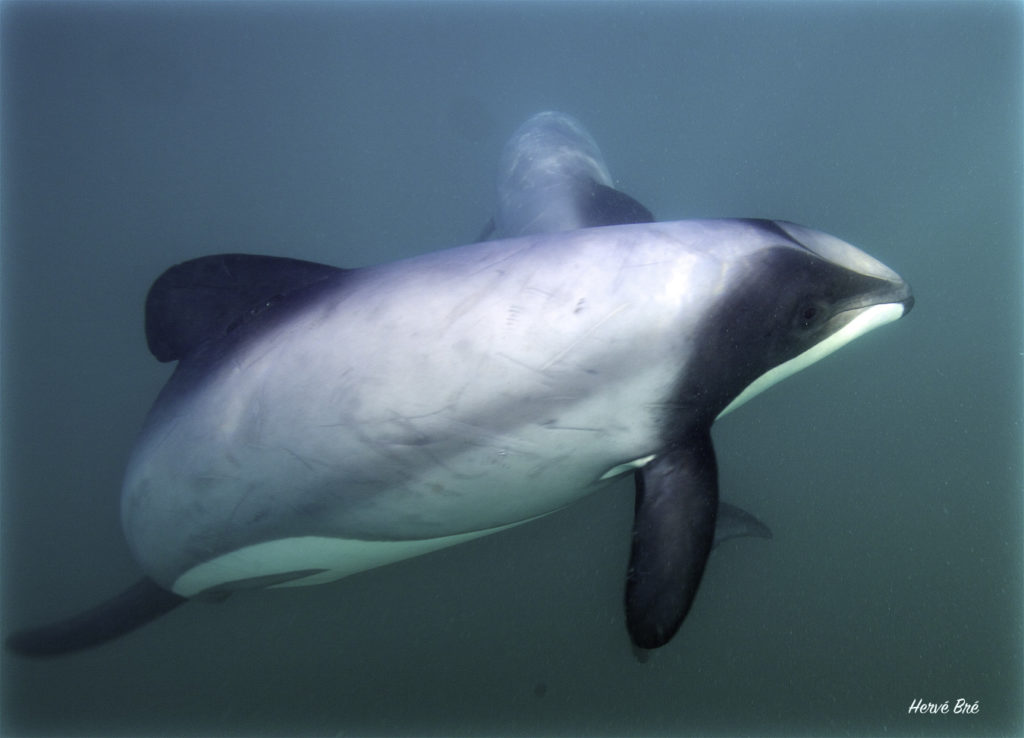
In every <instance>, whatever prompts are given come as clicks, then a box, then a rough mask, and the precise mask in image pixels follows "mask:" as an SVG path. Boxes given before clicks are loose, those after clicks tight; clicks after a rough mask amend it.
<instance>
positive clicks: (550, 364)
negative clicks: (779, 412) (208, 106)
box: [8, 219, 913, 655]
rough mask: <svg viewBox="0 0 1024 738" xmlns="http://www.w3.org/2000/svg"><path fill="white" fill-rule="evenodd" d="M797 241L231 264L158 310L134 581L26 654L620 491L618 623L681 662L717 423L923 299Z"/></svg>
mask: <svg viewBox="0 0 1024 738" xmlns="http://www.w3.org/2000/svg"><path fill="white" fill-rule="evenodd" d="M912 304H913V297H912V293H911V290H910V287H909V286H908V284H907V283H906V282H905V281H904V280H903V279H902V278H901V277H900V276H899V275H897V274H896V273H895V272H894V271H892V270H891V269H889V268H888V267H887V266H885V265H884V264H882V263H881V262H879V261H877V260H875V259H874V258H872V257H870V256H868V255H867V254H866V253H864V252H863V251H861V250H859V249H857V248H856V247H854V246H852V245H850V244H848V243H846V242H844V241H841V240H840V239H838V238H835V237H833V236H830V235H827V234H825V233H822V232H819V231H815V230H812V229H809V228H805V227H802V226H799V225H796V224H793V223H788V222H785V221H771V220H751V219H731V220H730V219H722V220H691V221H678V222H667V223H641V224H627V225H615V226H605V227H598V228H587V229H580V230H574V231H566V232H557V233H541V234H536V235H530V236H525V237H520V238H513V239H505V240H498V241H489V242H485V243H476V244H471V245H469V246H463V247H458V248H453V249H447V250H443V251H438V252H433V253H428V254H424V255H421V256H418V257H414V258H410V259H404V260H401V261H396V262H392V263H387V264H382V265H378V266H371V267H366V268H361V269H353V270H344V269H338V268H334V267H330V266H324V265H319V264H313V263H310V262H302V261H297V260H292V259H284V258H276V257H262V256H249V255H240V254H228V255H218V256H208V257H201V258H198V259H195V260H192V261H188V262H185V263H183V264H179V265H177V266H174V267H172V268H170V269H169V270H168V271H167V272H165V273H164V274H163V275H161V276H160V277H159V278H158V279H157V280H156V282H155V283H154V284H153V286H152V288H151V289H150V292H149V294H148V296H147V304H146V330H147V340H148V342H149V346H150V349H151V351H152V352H153V354H154V355H155V356H156V357H157V358H159V359H161V360H164V361H177V366H176V368H175V371H174V372H173V374H172V376H171V377H170V379H169V380H168V382H167V384H166V385H165V387H164V388H163V390H162V391H161V392H160V394H159V396H158V397H157V399H156V401H155V403H154V405H153V407H152V409H151V411H150V413H149V415H148V417H147V419H146V421H145V424H144V426H143V429H142V431H141V433H140V435H139V438H138V441H137V443H136V445H135V447H134V449H133V451H132V454H131V457H130V459H129V462H128V465H127V469H126V472H125V477H124V483H123V488H122V506H121V512H122V522H123V528H124V532H125V535H126V538H127V541H128V544H129V547H130V549H131V551H132V553H133V555H134V557H135V559H136V560H137V562H138V563H139V565H140V567H141V569H142V570H143V572H144V574H145V578H144V579H143V580H142V581H141V582H140V583H138V584H136V585H134V586H133V587H131V588H129V589H128V590H127V591H126V592H125V593H123V594H122V595H120V596H118V597H115V598H114V599H113V600H111V601H109V602H107V603H105V604H103V605H100V606H99V607H97V608H96V609H94V610H92V611H90V612H89V613H86V614H84V615H82V616H79V617H76V618H72V619H71V620H68V621H64V622H60V623H57V624H55V625H51V626H44V627H42V628H37V629H34V630H28V631H24V632H22V633H16V634H15V635H14V636H12V637H11V638H10V639H9V640H8V646H9V648H11V649H12V650H13V651H15V652H19V653H22V654H29V655H44V654H52V653H61V652H65V651H69V650H74V649H76V648H83V647H86V646H90V645H94V644H95V643H98V642H101V641H103V640H106V639H108V638H111V637H113V636H116V635H118V634H120V633H122V632H126V631H128V630H130V629H132V628H134V627H137V626H138V625H140V624H142V623H143V622H145V621H147V620H149V619H152V618H154V617H157V616H158V615H160V614H162V613H163V612H166V611H168V610H170V609H172V608H174V607H176V606H177V605H179V604H180V603H181V602H183V601H184V600H185V599H190V598H204V597H221V596H223V595H224V594H225V593H228V592H230V591H232V590H235V589H240V588H247V587H268V586H294V585H310V584H319V583H323V582H327V581H331V580H335V579H338V578H340V577H344V576H346V575H349V574H353V573H355V572H359V571H363V570H366V569H370V568H373V567H376V566H381V565H383V564H387V563H390V562H393V561H399V560H402V559H405V558H409V557H412V556H416V555H419V554H423V553H426V552H428V551H433V550H437V549H441V548H444V547H447V546H452V545H455V544H458V543H461V542H463V541H467V540H470V539H473V538H477V537H480V536H484V535H488V534H491V533H494V532H497V531H500V530H505V529H507V528H510V527H512V526H516V525H520V524H523V523H526V522H528V521H530V520H532V519H534V518H537V517H540V516H543V515H546V514H548V513H551V512H553V511H555V510H558V509H560V508H562V507H564V506H566V505H568V504H571V503H572V502H573V501H575V500H578V499H580V498H582V497H584V496H586V495H589V494H591V493H593V492H594V491H596V490H598V489H600V488H601V487H603V486H604V485H605V484H607V483H608V480H609V479H611V478H613V477H616V476H620V475H623V474H632V475H633V477H634V479H635V484H636V488H637V496H636V504H635V520H634V529H633V536H632V545H631V552H630V563H629V568H628V573H627V582H626V622H627V627H628V630H629V634H630V637H631V639H632V642H633V643H634V644H635V646H637V647H638V648H641V649H652V648H656V647H659V646H661V645H663V644H665V643H667V642H668V641H669V640H670V639H671V638H672V636H673V635H674V634H675V632H676V631H677V630H678V628H679V627H680V624H681V623H682V621H683V619H684V617H685V615H686V613H687V612H688V610H689V609H690V606H691V604H692V602H693V598H694V596H695V594H696V592H697V589H698V585H699V583H700V580H701V576H702V574H703V571H704V565H705V562H706V560H707V556H708V553H709V551H710V548H711V545H712V540H713V536H714V530H715V522H716V514H717V511H718V485H717V469H716V462H715V456H714V450H713V448H712V443H711V435H710V430H711V426H712V424H713V422H714V421H715V419H716V418H717V417H719V416H720V415H721V414H723V413H724V412H726V411H729V410H731V409H733V408H735V407H737V406H738V405H739V404H741V403H742V402H745V401H747V400H748V399H750V397H752V396H754V395H756V394H757V393H758V392H761V391H763V390H764V389H765V388H767V387H768V386H770V385H771V384H773V383H775V382H777V381H779V380H781V379H783V378H784V377H786V376H788V375H790V374H792V373H794V372H796V371H798V370H799V369H801V368H802V367H804V366H807V365H808V364H811V363H813V362H815V361H818V360H820V359H821V358H822V357H824V356H826V355H828V354H830V353H832V352H833V351H835V350H836V349H838V348H839V347H841V346H842V345H845V344H846V343H848V342H850V341H851V340H853V339H855V338H857V337H858V336H860V335H862V334H864V333H866V332H868V331H870V330H872V329H874V328H876V327H878V326H881V325H883V324H886V323H889V322H891V321H894V320H896V319H897V318H899V317H901V316H902V315H904V314H905V313H906V312H907V311H908V310H909V309H910V308H911V306H912Z"/></svg>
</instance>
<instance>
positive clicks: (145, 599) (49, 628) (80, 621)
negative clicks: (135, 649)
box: [6, 578, 187, 657]
mask: <svg viewBox="0 0 1024 738" xmlns="http://www.w3.org/2000/svg"><path fill="white" fill-rule="evenodd" d="M186 599H187V598H185V597H181V596H180V595H176V594H174V593H173V592H170V591H168V590H166V589H164V588H163V587H161V586H160V585H158V584H157V583H156V582H154V581H153V580H152V579H148V578H147V579H141V580H139V581H138V582H136V583H135V584H133V585H132V586H131V587H129V588H128V589H126V590H125V591H124V592H122V593H121V594H119V595H117V596H116V597H113V598H111V599H109V600H107V601H106V602H104V603H102V604H100V605H97V606H96V607H94V608H92V609H91V610H86V611H85V612H83V613H80V614H78V615H75V616H74V617H71V618H68V619H67V620H61V621H60V622H57V623H51V624H50V625H44V626H42V627H39V628H30V629H28V630H23V631H20V632H17V633H14V634H12V635H10V636H9V637H8V638H7V641H6V646H7V649H8V650H9V651H11V652H12V653H16V654H19V655H21V656H34V657H40V656H59V655H61V654H65V653H70V652H72V651H79V650H81V649H83V648H90V647H92V646H98V645H99V644H101V643H105V642H106V641H109V640H110V639H111V638H116V637H117V636H120V635H124V634H125V633H127V632H129V631H132V630H135V629H136V628H138V627H139V626H141V625H145V624H146V623H148V622H149V621H151V620H155V619H156V618H158V617H160V616H161V615H163V614H164V613H167V612H170V611H171V610H173V609H174V608H176V607H177V606H178V605H180V604H181V603H182V602H185V601H186Z"/></svg>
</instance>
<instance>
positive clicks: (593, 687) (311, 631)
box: [0, 1, 1024, 736]
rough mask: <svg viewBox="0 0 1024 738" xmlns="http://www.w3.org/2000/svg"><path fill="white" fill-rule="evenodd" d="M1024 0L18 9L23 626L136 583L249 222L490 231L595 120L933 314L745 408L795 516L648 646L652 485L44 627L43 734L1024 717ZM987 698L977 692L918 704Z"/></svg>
mask: <svg viewBox="0 0 1024 738" xmlns="http://www.w3.org/2000/svg"><path fill="white" fill-rule="evenodd" d="M1022 16H1024V13H1022V5H1021V4H1020V3H1016V2H986V1H978V2H908V3H900V2H885V3H873V2H856V3H845V2H828V3H826V2H820V3H818V2H802V3H789V2H771V3H768V2H730V3H717V2H709V3H700V2H685V3H633V2H629V3H625V2H623V3H618V2H604V3H584V2H577V3H541V2H536V3H512V2H508V3H469V2H464V3H436V2H416V3H390V2H381V3H368V2H367V3H315V2H302V3H290V2H288V3H284V2H259V3H245V2H223V3H184V2H165V3H127V2H126V3H98V2H80V3H63V2H47V3H34V2H4V3H3V5H2V6H0V24H2V26H0V33H2V36H0V48H2V60H0V61H2V150H0V155H2V161H0V164H2V178H3V180H2V280H3V281H2V297H3V314H2V329H3V343H2V407H0V419H2V432H3V436H2V440H3V447H2V477H0V481H2V493H3V495H2V520H0V533H2V556H3V561H2V562H3V590H2V594H3V600H2V606H3V607H2V615H3V620H2V623H3V632H4V633H8V632H10V631H11V630H12V629H15V628H20V627H25V626H28V625H35V624H39V623H41V622H45V621H49V620H52V619H55V618H57V617H61V616H64V615H67V614H70V613H73V612H76V611H79V610H81V609H84V608H86V607H89V606H91V605H93V604H95V603H96V602H98V601H99V600H101V599H104V598H106V597H108V596H110V595H112V594H114V593H116V592H118V591H120V590H121V589H122V588H124V587H125V586H127V585H128V584H129V583H131V582H133V581H134V580H135V579H136V578H137V577H138V576H139V571H138V569H137V567H136V566H135V564H134V563H133V561H132V559H131V557H130V555H129V553H128V550H127V547H126V544H125V543H124V539H123V536H122V533H121V530H120V521H119V488H120V481H121V474H122V471H123V467H124V464H125V461H126V458H127V456H128V453H129V450H130V448H131V445H132V443H133V440H134V436H135V434H136V432H137V431H138V429H139V427H140V425H141V423H142V420H143V418H144V416H145V414H146V412H147V410H148V408H149V405H150V403H151V402H152V400H153V398H154V397H155V395H156V393H157V392H158V390H159V389H160V387H161V385H162V383H163V382H164V381H165V380H166V378H167V376H168V375H169V373H170V371H171V367H170V366H168V365H162V364H159V363H158V362H156V361H155V360H154V359H153V358H152V357H151V356H150V355H149V353H148V352H147V350H146V345H145V339H144V336H143V331H142V304H143V300H144V298H145V294H146V291H147V289H148V287H149V285H150V283H151V282H152V280H153V279H154V278H155V277H156V276H157V275H159V274H160V272H161V271H162V270H163V269H165V268H166V267H168V266H170V265H171V264H174V263H177V262H179V261H182V260H185V259H188V258H191V257H195V256H200V255H204V254H211V253H218V252H229V251H244V252H251V253H261V254H274V255H281V256H291V257H297V258H302V259H308V260H313V261H319V262H325V263H329V264H333V265H338V266H347V267H355V266H361V265H367V264H375V263H379V262H383V261H389V260H393V259H397V258H401V257H404V256H408V255H412V254H419V253H423V252H426V251H430V250H434V249H438V248H444V247H448V246H454V245H459V244H462V243H467V242H471V241H473V240H474V238H475V237H476V235H477V234H478V233H479V232H480V231H481V228H482V227H483V225H484V223H485V222H486V221H487V219H488V218H489V217H490V216H491V214H492V212H493V203H494V178H495V175H496V167H497V161H498V156H499V153H500V150H501V146H502V145H503V143H504V142H505V140H506V139H507V138H508V136H509V135H510V134H511V133H512V132H513V130H514V129H515V128H516V127H517V126H518V125H519V124H520V123H521V122H522V121H523V120H525V119H526V118H527V117H529V116H530V115H532V114H533V113H535V112H538V111H540V110H544V109H555V110H561V111H564V112H567V113H570V114H572V115H574V116H576V117H578V118H579V119H580V120H581V122H582V123H583V124H584V125H585V126H586V127H587V128H588V130H589V131H590V132H591V133H592V134H593V136H594V137H595V139H596V140H597V141H598V143H599V144H600V146H601V148H602V150H603V152H604V154H605V157H606V159H607V161H608V163H609V166H610V168H611V171H612V174H613V176H614V177H615V180H616V185H617V186H618V187H619V188H620V189H622V190H624V191H626V192H628V193H630V194H631V195H633V196H634V197H636V198H637V199H638V200H639V201H641V202H643V203H644V204H645V205H647V207H649V208H650V209H651V210H652V211H653V212H654V213H655V215H656V216H657V217H658V218H659V219H661V220H674V219H681V218H695V217H769V218H780V219H786V220H791V221H796V222H798V223H803V224H806V225H808V226H811V227H814V228H818V229H821V230H824V231H826V232H828V233H832V234H834V235H836V236H839V237H840V238H843V239H845V240H847V241H849V242H851V243H854V244H856V245H858V246H860V247H861V248H863V249H864V250H866V251H867V252H868V253H870V254H871V255H873V256H875V257H877V258H879V259H880V260H882V261H883V262H885V263H886V264H887V265H889V266H890V267H892V268H893V269H895V270H896V271H897V272H899V273H900V274H901V275H902V276H903V277H905V278H906V279H907V280H908V281H909V282H910V283H911V284H912V285H913V288H914V292H915V297H916V300H917V302H916V306H915V308H914V310H913V312H911V313H910V315H908V316H907V317H906V318H904V319H902V320H900V321H898V322H896V323H894V324H892V325H889V326H885V327H884V328H882V329H880V330H878V331H876V332H874V333H871V334H869V335H868V336H866V337H864V338H861V339H860V340H858V341H856V342H854V343H853V344H852V345H850V346H848V347H846V348H844V349H843V350H842V351H840V352H839V353H838V354H836V355H834V356H832V357H830V358H829V359H827V360H826V361H823V362H821V363H819V364H816V365H814V366H813V367H811V368H809V369H807V370H806V371H804V372H802V373H800V374H798V375H796V376H795V377H793V378H792V379H789V380H787V381H786V382H784V383H782V384H780V385H779V386H777V387H775V388H773V389H772V390H771V391H769V392H768V393H766V394H764V395H762V396H760V397H758V398H757V399H756V400H754V401H753V402H751V403H750V404H748V405H746V406H745V407H743V408H742V410H740V411H737V412H735V413H733V414H731V415H730V416H729V417H728V418H725V419H723V420H722V421H721V422H720V423H717V424H716V426H715V432H714V436H715V442H716V448H717V452H718V460H719V468H720V480H721V489H722V495H723V497H724V498H725V499H727V500H729V501H730V502H732V503H735V504H738V505H740V506H741V507H743V508H745V509H747V510H749V511H751V512H753V513H754V514H756V515H757V516H758V517H760V518H761V519H762V520H764V521H765V522H766V523H767V524H768V525H769V526H771V528H772V529H773V531H774V539H773V540H770V541H766V540H760V539H741V540H737V541H730V542H728V543H726V544H724V545H723V546H722V547H721V548H720V549H718V550H717V551H716V552H715V554H714V555H713V556H712V557H711V560H710V563H709V566H708V569H707V572H706V575H705V578H704V582H703V585H702V588H701V591H700V594H699V595H698V597H697V601H696V604H695V606H694V608H693V610H692V612H691V613H690V615H689V617H688V618H687V620H686V622H685V623H684V625H683V628H682V629H681V631H680V632H679V634H678V635H677V636H676V638H675V639H674V640H673V641H672V642H671V644H669V645H668V646H667V647H665V648H663V649H661V650H659V651H657V652H656V653H654V654H653V656H652V658H651V659H650V660H649V661H648V662H647V663H638V662H637V660H636V659H635V658H634V656H633V653H632V652H631V649H630V646H629V641H628V637H627V635H626V630H625V625H624V616H623V609H622V593H623V581H624V574H625V567H626V560H627V556H628V550H629V541H630V527H631V517H632V506H633V500H632V491H631V485H630V484H628V483H623V484H618V485H616V486H614V487H612V488H610V489H608V490H606V491H604V492H602V493H600V494H597V495H595V496H593V497H591V498H589V499H587V500H585V501H584V502H582V503H580V504H577V505H575V506H572V507H570V508H567V509H565V510H563V511H561V512H559V513H557V514H554V515H551V516H549V517H547V518H545V519H543V520H539V521H536V522H534V523H531V524H530V525H525V526H522V527H520V528H516V529H514V530H510V531H507V532H504V533H501V534H498V535H495V536H492V537H489V538H484V539H480V540H478V541H475V542H473V543H469V544H465V545H462V546H459V547H455V548H452V549H448V550H445V551H442V552H439V553H435V554H431V555H428V556H424V557H421V558H419V559H413V560H410V561H406V562H403V563H400V564H396V565H393V566H389V567H385V568H381V569H377V570H373V571H370V572H366V573H363V574H360V575H357V576H354V577H352V578H349V579H347V580H342V581H340V582H337V583H335V584H331V585H325V586H321V587H310V588H305V589H290V590H288V589H285V590H274V591H259V592H245V593H239V594H237V595H235V596H232V597H231V598H229V599H227V600H226V601H224V602H222V603H219V604H204V603H190V604H188V605H186V606H184V607H181V608H179V609H178V610H176V611H175V612H173V613H171V614H170V615H168V616H166V617H164V618H162V619H160V620H158V621H156V622H154V623H152V624H150V625H148V626H146V627H144V628H142V629H140V630H138V631H136V632H134V633H132V634H130V635H128V636H126V637H124V638H121V639H119V640H116V641H114V642H111V643H109V644H107V645H104V646H102V647H99V648H96V649H93V650H91V651H87V652H83V653H79V654H75V655H71V656H67V657H63V658H56V659H48V660H40V661H31V660H25V659H21V658H16V657H13V656H9V655H6V654H4V655H3V657H2V682H0V692H2V703H0V728H2V730H3V732H4V733H5V734H9V735H19V736H37V735H39V736H41V735H47V736H70V735H94V736H122V735H123V736H150V735H152V736H158V735H168V736H170V735H174V736H192V735H211V736H212V735H216V736H234V735H240V736H247V735H252V736H256V735H274V736H284V735H288V736H306V735H320V736H334V735H339V736H340V735H398V734H407V735H448V736H454V735H531V736H539V735H552V734H560V735H580V734H592V735H621V736H625V735H662V734H665V735H967V734H971V735H975V736H986V735H1017V734H1019V733H1020V732H1021V730H1022V727H1024V721H1022V704H1024V700H1022V689H1021V685H1022V682H1021V680H1022V670H1021V659H1022V654H1024V642H1022V638H1021V625H1022V612H1021V610H1022V607H1021V605H1022V586H1021V584H1022V577H1021V574H1022V567H1021V559H1022V543H1021V541H1022V539H1021V522H1022V520H1021V512H1022V510H1021V500H1022V485H1021V470H1022V463H1021V462H1022V456H1024V443H1022V434H1021V415H1022V399H1021V365H1022V290H1024V281H1022V279H1024V277H1022V270H1021V261H1022V259H1021V246H1022V217H1021V215H1022V202H1024V198H1022V194H1024V193H1022V188H1021V162H1022V147H1021V136H1022V81H1021V77H1022V69H1024V67H1022V63H1024V58H1022V53H1021V50H1022ZM917 699H922V700H924V701H925V702H935V703H943V702H945V701H949V702H950V705H951V707H952V705H954V704H955V702H956V701H957V700H958V699H963V700H966V701H967V702H969V703H974V702H977V703H978V712H977V713H976V714H973V715H953V714H946V715H918V714H910V713H909V708H910V706H911V704H912V703H913V702H914V701H915V700H917Z"/></svg>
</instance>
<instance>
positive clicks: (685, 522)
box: [626, 429, 718, 649]
mask: <svg viewBox="0 0 1024 738" xmlns="http://www.w3.org/2000/svg"><path fill="white" fill-rule="evenodd" d="M635 474H636V512H635V516H634V520H633V545H632V551H631V553H630V559H629V572H628V575H627V578H626V624H627V626H628V628H629V635H630V638H631V639H632V640H633V643H634V644H635V645H636V646H638V647H639V648H646V649H651V648H658V647H659V646H663V645H665V644H666V643H668V641H669V640H671V638H672V636H674V635H675V633H676V631H677V630H679V626H680V625H681V624H682V622H683V619H684V618H685V617H686V613H687V612H689V610H690V606H691V605H692V604H693V598H694V596H695V595H696V594H697V588H698V587H699V586H700V580H701V577H702V576H703V574H704V565H705V564H706V563H707V558H708V554H709V553H710V552H711V545H712V543H713V541H714V537H715V520H716V515H717V511H718V471H717V467H716V465H715V452H714V448H713V447H712V445H711V436H710V432H709V430H708V429H705V430H703V431H700V432H697V433H694V434H691V435H690V436H689V437H687V438H686V439H685V442H682V443H679V444H676V445H673V446H672V447H670V448H668V449H666V450H665V451H663V452H662V453H660V454H658V456H657V457H656V458H655V459H654V460H653V461H651V462H650V463H649V464H647V465H646V466H644V467H643V468H642V469H638V470H637V471H636V472H635Z"/></svg>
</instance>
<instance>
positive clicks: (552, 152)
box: [479, 111, 654, 240]
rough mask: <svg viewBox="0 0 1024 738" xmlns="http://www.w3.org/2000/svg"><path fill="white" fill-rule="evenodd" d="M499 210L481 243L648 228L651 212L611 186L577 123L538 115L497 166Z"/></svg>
mask: <svg viewBox="0 0 1024 738" xmlns="http://www.w3.org/2000/svg"><path fill="white" fill-rule="evenodd" d="M497 196H498V207H497V212H496V213H495V216H494V219H493V220H492V221H491V222H490V223H488V225H487V226H486V227H485V228H484V232H483V233H482V234H481V238H480V239H479V240H483V239H484V238H486V237H488V236H493V237H495V238H513V237H515V236H529V235H535V234H538V233H557V232H560V231H573V230H576V229H577V228H593V227H595V226H604V225H623V224H626V223H650V222H651V221H653V220H654V216H652V215H651V213H650V211H649V210H648V209H647V208H645V207H644V206H643V205H641V204H640V203H639V202H637V201H636V200H634V199H633V198H632V197H630V196H629V195H627V194H626V193H625V192H620V191H619V190H616V189H615V188H614V187H613V186H612V175H611V173H610V172H609V171H608V165H607V164H606V163H605V161H604V156H602V154H601V150H600V149H599V148H598V146H597V142H596V141H594V139H593V138H592V137H591V135H590V134H589V133H587V129H586V128H584V127H583V126H582V125H581V124H580V122H579V121H577V120H576V119H575V118H573V117H572V116H569V115H566V114H565V113H558V112H554V111H546V112H543V113H537V114H536V115H534V116H532V117H531V118H530V119H528V120H527V121H526V122H525V123H523V124H522V125H521V126H519V128H518V129H516V131H515V133H513V134H512V137H511V138H510V139H509V140H508V143H506V144H505V147H504V149H503V150H502V152H501V159H500V160H499V162H498V182H497Z"/></svg>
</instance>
